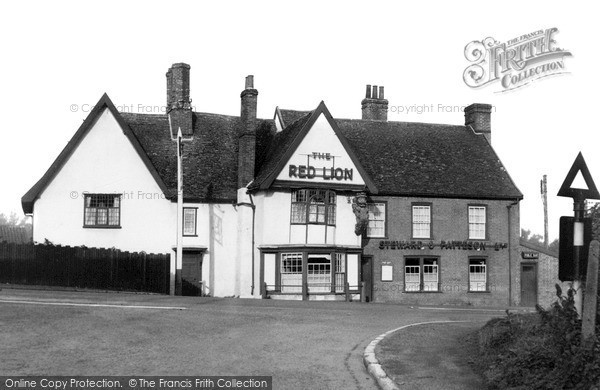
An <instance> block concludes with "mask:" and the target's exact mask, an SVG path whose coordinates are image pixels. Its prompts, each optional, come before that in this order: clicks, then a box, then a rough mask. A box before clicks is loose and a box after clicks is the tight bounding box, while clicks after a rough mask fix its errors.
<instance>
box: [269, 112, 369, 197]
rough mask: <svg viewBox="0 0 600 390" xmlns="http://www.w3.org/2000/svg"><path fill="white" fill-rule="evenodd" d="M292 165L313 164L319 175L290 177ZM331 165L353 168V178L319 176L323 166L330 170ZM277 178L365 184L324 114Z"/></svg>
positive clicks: (309, 181) (311, 181)
mask: <svg viewBox="0 0 600 390" xmlns="http://www.w3.org/2000/svg"><path fill="white" fill-rule="evenodd" d="M313 153H322V154H325V153H329V154H330V156H332V157H335V159H333V158H331V159H325V158H320V157H318V158H314V157H312V154H313ZM290 165H295V166H300V165H304V166H307V165H312V166H314V167H315V168H316V174H317V176H316V177H314V178H312V179H310V178H300V177H298V178H296V177H290V170H289V166H290ZM331 167H335V168H342V169H349V170H352V180H349V179H348V180H345V179H344V180H336V179H328V180H325V179H324V178H323V177H322V176H319V175H321V174H322V168H327V171H328V172H329V169H330V168H331ZM328 176H330V175H328ZM277 180H293V181H300V182H306V183H315V182H318V183H332V182H334V183H335V184H354V185H364V184H365V182H364V180H363V178H362V177H361V176H360V174H359V173H358V170H357V169H356V166H355V165H354V163H353V162H352V159H350V156H349V155H348V153H347V152H346V149H344V146H343V145H342V144H341V142H340V140H339V138H338V137H337V135H336V134H335V132H334V131H333V129H332V128H331V125H330V124H329V122H328V121H327V119H326V118H325V115H323V114H321V115H320V116H319V118H317V120H316V121H315V123H314V125H313V127H312V128H311V129H310V130H309V132H308V134H306V136H305V137H304V139H303V140H302V142H301V143H300V145H299V146H298V148H297V149H296V151H295V152H294V154H293V155H292V157H290V159H289V161H288V162H287V164H286V165H285V167H284V168H283V170H282V171H281V172H280V173H279V175H278V176H277Z"/></svg>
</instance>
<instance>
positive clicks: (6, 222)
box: [0, 211, 31, 228]
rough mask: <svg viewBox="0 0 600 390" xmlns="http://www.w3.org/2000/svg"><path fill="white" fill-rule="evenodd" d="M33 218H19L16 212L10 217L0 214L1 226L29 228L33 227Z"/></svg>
mask: <svg viewBox="0 0 600 390" xmlns="http://www.w3.org/2000/svg"><path fill="white" fill-rule="evenodd" d="M30 220H31V218H29V217H27V216H25V217H23V218H19V215H18V214H17V213H15V212H14V211H13V212H11V213H10V215H8V216H7V215H6V214H3V213H0V226H18V227H24V228H28V227H30V226H31V221H30Z"/></svg>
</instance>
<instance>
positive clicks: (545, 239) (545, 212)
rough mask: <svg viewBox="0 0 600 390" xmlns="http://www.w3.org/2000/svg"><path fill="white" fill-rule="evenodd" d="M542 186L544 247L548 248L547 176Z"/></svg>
mask: <svg viewBox="0 0 600 390" xmlns="http://www.w3.org/2000/svg"><path fill="white" fill-rule="evenodd" d="M540 185H541V193H542V202H543V204H544V247H546V248H548V182H547V177H546V175H544V178H543V179H542V181H541V182H540Z"/></svg>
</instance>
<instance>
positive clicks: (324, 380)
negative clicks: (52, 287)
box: [0, 289, 502, 389]
mask: <svg viewBox="0 0 600 390" xmlns="http://www.w3.org/2000/svg"><path fill="white" fill-rule="evenodd" d="M500 315H502V313H501V312H500V311H498V310H496V311H492V310H489V311H479V310H473V309H467V310H464V309H460V308H443V309H435V308H422V309H421V308H413V307H408V306H401V305H389V304H375V303H371V304H366V303H346V302H314V301H311V302H299V301H274V300H242V299H215V298H193V297H169V296H162V295H142V294H119V293H94V292H61V291H39V290H38V291H33V290H9V289H4V290H2V291H0V325H1V326H0V342H1V345H2V353H1V354H0V374H1V375H35V374H37V375H215V376H217V375H219V376H220V375H270V376H273V388H274V389H375V388H377V386H376V384H375V382H374V380H373V379H372V378H371V377H370V376H369V374H368V373H367V372H366V370H365V368H364V366H363V362H362V353H363V351H364V348H365V347H366V346H367V344H368V343H369V342H370V341H371V340H373V339H374V338H375V337H377V336H378V335H380V334H382V333H384V332H386V331H388V330H390V329H394V328H397V327H399V326H402V325H407V324H411V323H415V322H423V321H441V320H454V321H456V320H460V321H465V320H473V321H483V320H486V319H488V318H491V317H493V316H500Z"/></svg>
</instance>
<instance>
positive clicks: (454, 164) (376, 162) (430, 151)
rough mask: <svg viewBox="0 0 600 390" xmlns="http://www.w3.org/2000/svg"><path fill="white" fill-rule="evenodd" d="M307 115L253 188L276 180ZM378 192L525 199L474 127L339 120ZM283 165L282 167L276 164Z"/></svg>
mask: <svg viewBox="0 0 600 390" xmlns="http://www.w3.org/2000/svg"><path fill="white" fill-rule="evenodd" d="M310 117H311V113H310V112H309V113H308V114H306V113H305V115H304V116H303V117H301V118H300V120H297V121H296V122H294V123H292V124H291V125H289V126H287V127H286V128H285V129H284V130H283V131H281V132H279V133H278V134H277V135H276V137H275V138H274V140H273V144H272V146H271V150H272V152H271V153H270V155H269V158H268V159H267V160H266V161H265V162H264V164H263V166H262V167H261V168H260V170H259V172H258V175H257V178H256V180H255V183H254V185H253V188H258V187H260V186H261V184H262V183H265V182H266V181H268V178H269V177H271V178H272V177H273V173H274V172H273V171H274V170H276V169H278V168H279V167H280V164H281V161H280V160H281V157H282V156H284V155H285V154H286V151H287V149H288V148H289V146H290V145H291V144H292V141H293V140H295V139H296V138H297V137H302V136H303V134H305V133H306V131H307V129H303V127H304V125H305V124H306V123H307V122H308V119H309V118H310ZM335 125H336V126H337V128H338V131H339V134H340V135H341V136H342V137H344V138H345V139H346V140H347V141H348V144H349V145H350V147H351V148H352V150H353V152H354V154H355V156H356V158H357V159H358V161H359V163H360V164H361V165H362V167H363V168H364V170H365V172H366V174H367V175H368V176H369V178H370V179H371V180H372V181H373V183H374V185H375V187H376V188H377V192H378V194H381V195H399V196H430V197H450V198H452V197H456V198H476V199H516V198H519V199H520V198H522V197H523V195H522V194H521V192H520V191H519V189H518V188H517V187H516V185H515V184H514V182H513V181H512V179H511V178H510V176H509V175H508V173H507V171H506V169H505V168H504V166H503V165H502V162H501V161H500V160H499V158H498V156H497V155H496V153H495V152H494V150H493V149H492V147H491V146H490V144H489V143H488V141H487V140H486V139H485V137H484V136H483V135H479V134H475V133H474V132H473V130H471V128H470V127H466V126H455V125H439V124H428V123H413V122H388V121H372V120H355V119H335ZM278 164H279V165H278Z"/></svg>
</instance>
